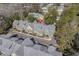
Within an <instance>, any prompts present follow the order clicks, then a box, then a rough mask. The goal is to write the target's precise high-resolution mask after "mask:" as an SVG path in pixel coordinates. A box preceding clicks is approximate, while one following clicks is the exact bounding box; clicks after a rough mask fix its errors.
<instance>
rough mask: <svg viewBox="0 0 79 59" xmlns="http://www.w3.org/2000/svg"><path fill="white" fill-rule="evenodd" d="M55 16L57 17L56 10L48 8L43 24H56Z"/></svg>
mask: <svg viewBox="0 0 79 59" xmlns="http://www.w3.org/2000/svg"><path fill="white" fill-rule="evenodd" d="M57 16H58V13H57V11H56V9H55V8H52V6H51V7H49V8H48V13H46V14H45V15H44V18H45V23H46V24H53V23H54V22H56V18H57Z"/></svg>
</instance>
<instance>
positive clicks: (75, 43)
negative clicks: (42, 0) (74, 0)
mask: <svg viewBox="0 0 79 59" xmlns="http://www.w3.org/2000/svg"><path fill="white" fill-rule="evenodd" d="M78 55H79V4H75V3H0V56H78Z"/></svg>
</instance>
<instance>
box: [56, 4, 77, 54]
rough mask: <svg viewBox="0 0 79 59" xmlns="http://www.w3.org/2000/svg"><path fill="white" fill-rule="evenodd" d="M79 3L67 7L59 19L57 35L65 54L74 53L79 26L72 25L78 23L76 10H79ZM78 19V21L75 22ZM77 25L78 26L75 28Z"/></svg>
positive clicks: (61, 49) (60, 48)
mask: <svg viewBox="0 0 79 59" xmlns="http://www.w3.org/2000/svg"><path fill="white" fill-rule="evenodd" d="M78 7H79V5H77V6H76V5H75V4H72V5H71V6H70V7H69V8H66V9H65V10H64V12H63V13H62V15H61V18H60V20H59V21H57V22H56V23H57V25H56V26H57V31H56V33H55V35H56V36H57V37H58V40H57V42H58V45H59V47H58V48H59V50H60V51H61V52H62V53H63V54H64V55H72V54H73V53H74V51H75V50H74V48H73V46H74V42H73V40H75V38H74V35H75V33H76V31H77V26H76V25H72V24H71V23H72V22H73V24H76V23H77V21H78V20H77V19H76V11H78V10H79V9H78ZM75 21H76V22H75ZM75 26H76V28H74V27H75Z"/></svg>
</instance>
